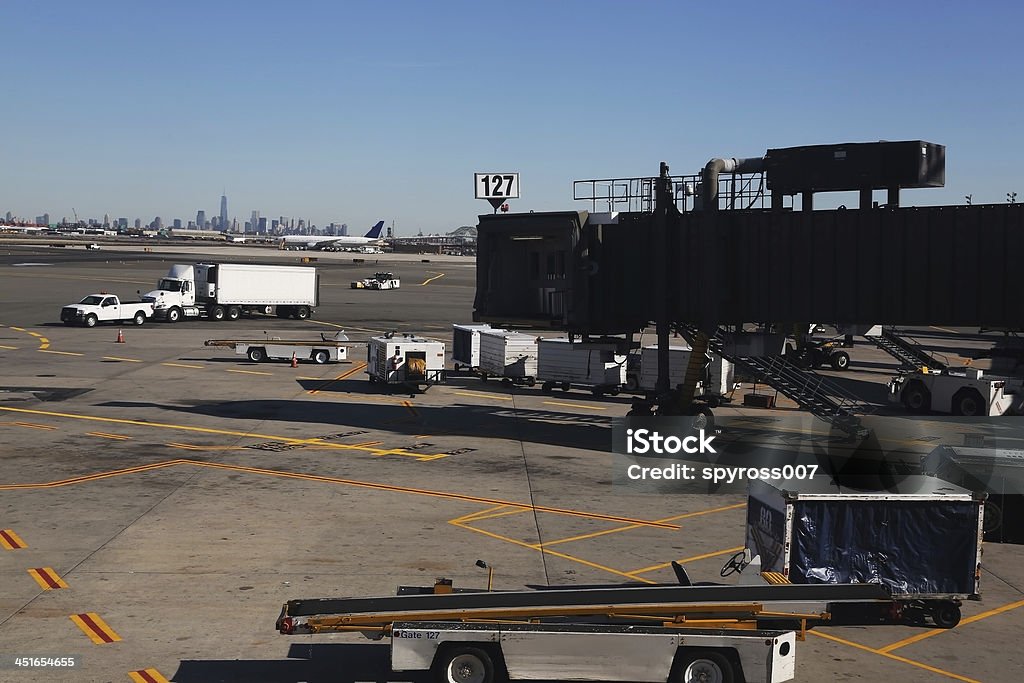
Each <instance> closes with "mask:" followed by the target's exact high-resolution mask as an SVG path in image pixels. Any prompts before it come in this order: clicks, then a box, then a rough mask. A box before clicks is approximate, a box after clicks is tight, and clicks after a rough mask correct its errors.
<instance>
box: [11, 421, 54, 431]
mask: <svg viewBox="0 0 1024 683" xmlns="http://www.w3.org/2000/svg"><path fill="white" fill-rule="evenodd" d="M12 424H16V425H18V426H19V427H29V428H31V429H46V430H54V429H56V427H51V426H50V425H40V424H36V423H35V422H13V423H12Z"/></svg>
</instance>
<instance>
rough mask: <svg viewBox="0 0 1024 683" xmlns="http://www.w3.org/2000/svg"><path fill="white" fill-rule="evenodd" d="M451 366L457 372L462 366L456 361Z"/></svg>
mask: <svg viewBox="0 0 1024 683" xmlns="http://www.w3.org/2000/svg"><path fill="white" fill-rule="evenodd" d="M452 367H453V368H454V369H455V372H458V371H459V370H461V369H462V366H461V365H459V364H458V363H456V364H455V365H453V366H452Z"/></svg>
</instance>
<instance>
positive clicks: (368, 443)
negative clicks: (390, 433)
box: [352, 441, 384, 446]
mask: <svg viewBox="0 0 1024 683" xmlns="http://www.w3.org/2000/svg"><path fill="white" fill-rule="evenodd" d="M382 443H384V442H383V441H366V442H363V443H354V444H352V445H353V446H379V445H380V444H382Z"/></svg>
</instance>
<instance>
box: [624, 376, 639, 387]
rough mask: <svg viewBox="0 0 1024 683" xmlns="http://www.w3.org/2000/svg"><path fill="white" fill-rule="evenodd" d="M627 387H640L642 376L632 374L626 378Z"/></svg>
mask: <svg viewBox="0 0 1024 683" xmlns="http://www.w3.org/2000/svg"><path fill="white" fill-rule="evenodd" d="M626 388H627V389H629V390H630V391H636V390H638V389H639V388H640V378H639V377H637V376H636V375H630V376H629V377H627V378H626Z"/></svg>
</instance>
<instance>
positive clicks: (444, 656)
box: [431, 646, 494, 683]
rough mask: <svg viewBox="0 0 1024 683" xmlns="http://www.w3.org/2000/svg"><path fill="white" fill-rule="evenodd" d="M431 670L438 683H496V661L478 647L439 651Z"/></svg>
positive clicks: (452, 648)
mask: <svg viewBox="0 0 1024 683" xmlns="http://www.w3.org/2000/svg"><path fill="white" fill-rule="evenodd" d="M431 670H432V673H433V677H434V681H435V682H436V683H494V660H492V659H491V655H490V654H489V653H488V652H487V651H486V650H482V649H480V648H478V647H469V646H460V647H451V648H446V649H443V650H438V652H437V655H435V656H434V664H433V666H432V667H431Z"/></svg>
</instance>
